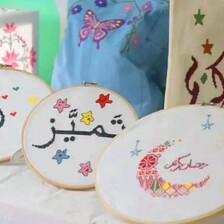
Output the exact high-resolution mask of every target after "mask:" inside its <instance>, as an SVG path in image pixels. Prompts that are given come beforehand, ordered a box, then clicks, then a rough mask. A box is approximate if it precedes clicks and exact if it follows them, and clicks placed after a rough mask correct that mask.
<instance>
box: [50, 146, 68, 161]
mask: <svg viewBox="0 0 224 224" xmlns="http://www.w3.org/2000/svg"><path fill="white" fill-rule="evenodd" d="M69 158H70V156H68V155H67V149H64V150H60V149H58V150H57V152H56V154H55V155H54V156H53V157H52V159H55V160H56V161H57V163H58V164H61V163H62V160H63V159H69Z"/></svg>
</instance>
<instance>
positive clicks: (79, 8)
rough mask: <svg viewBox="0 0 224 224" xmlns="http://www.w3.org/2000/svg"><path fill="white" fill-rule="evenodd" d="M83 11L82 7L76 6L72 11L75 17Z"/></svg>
mask: <svg viewBox="0 0 224 224" xmlns="http://www.w3.org/2000/svg"><path fill="white" fill-rule="evenodd" d="M81 11H82V6H81V5H76V6H74V7H73V8H72V9H71V14H72V15H75V14H77V13H80V12H81Z"/></svg>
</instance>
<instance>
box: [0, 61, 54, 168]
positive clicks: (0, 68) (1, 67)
mask: <svg viewBox="0 0 224 224" xmlns="http://www.w3.org/2000/svg"><path fill="white" fill-rule="evenodd" d="M0 71H15V72H19V73H23V74H24V75H28V76H32V77H33V78H35V79H37V80H38V81H40V82H42V83H43V85H44V86H46V87H47V88H48V89H49V91H50V92H51V93H52V92H53V90H52V89H51V88H50V86H49V85H48V84H47V83H45V82H44V81H43V80H42V79H40V78H39V77H38V76H37V75H36V74H34V73H30V72H27V71H25V70H21V69H15V68H12V66H10V65H7V64H0ZM18 151H21V149H18V150H17V151H16V152H15V153H16V155H17V154H18ZM12 157H13V155H12V156H9V157H5V158H0V164H4V163H10V160H11V158H12ZM14 158H15V157H14Z"/></svg>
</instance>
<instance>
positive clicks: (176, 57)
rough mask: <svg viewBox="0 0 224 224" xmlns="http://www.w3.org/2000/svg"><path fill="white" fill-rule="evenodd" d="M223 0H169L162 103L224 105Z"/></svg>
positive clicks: (171, 105)
mask: <svg viewBox="0 0 224 224" xmlns="http://www.w3.org/2000/svg"><path fill="white" fill-rule="evenodd" d="M223 5H224V1H223V0H214V1H212V2H211V1H208V0H195V1H185V0H171V2H170V10H171V12H170V15H171V16H170V46H169V47H170V54H169V69H168V77H167V91H166V100H165V107H166V108H168V107H173V106H177V105H184V104H196V103H202V102H211V103H215V104H217V105H219V106H223V105H224V73H223V59H224V48H223V44H224V35H223V33H224V27H223V25H222V23H221V22H220V21H222V20H223V18H224V15H223V10H222V8H223Z"/></svg>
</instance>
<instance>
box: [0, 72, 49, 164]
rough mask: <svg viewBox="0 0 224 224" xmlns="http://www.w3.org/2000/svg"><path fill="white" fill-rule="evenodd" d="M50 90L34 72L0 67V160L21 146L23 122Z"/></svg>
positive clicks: (9, 155)
mask: <svg viewBox="0 0 224 224" xmlns="http://www.w3.org/2000/svg"><path fill="white" fill-rule="evenodd" d="M50 93H51V89H50V87H49V86H48V85H47V84H45V83H44V82H43V81H42V80H41V79H39V78H38V77H37V76H35V75H32V74H29V73H26V72H23V71H20V70H12V69H0V139H1V140H0V161H1V162H3V161H6V160H8V159H9V158H10V157H11V156H12V154H14V153H15V152H16V151H17V150H19V149H20V148H21V132H22V127H23V125H24V122H25V120H26V118H27V116H28V114H29V113H30V112H31V110H32V109H33V108H34V106H36V105H37V103H38V102H39V101H40V100H41V99H43V98H44V97H46V96H47V95H49V94H50Z"/></svg>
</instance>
